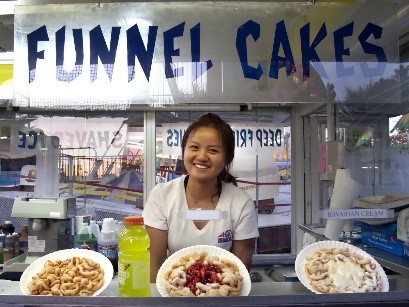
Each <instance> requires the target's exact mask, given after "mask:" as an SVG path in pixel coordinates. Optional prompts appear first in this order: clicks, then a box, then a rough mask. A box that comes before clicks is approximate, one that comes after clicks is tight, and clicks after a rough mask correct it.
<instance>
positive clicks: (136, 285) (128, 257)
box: [118, 216, 150, 297]
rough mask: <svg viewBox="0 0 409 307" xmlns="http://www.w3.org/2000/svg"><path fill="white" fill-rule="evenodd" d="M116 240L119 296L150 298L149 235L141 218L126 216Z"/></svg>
mask: <svg viewBox="0 0 409 307" xmlns="http://www.w3.org/2000/svg"><path fill="white" fill-rule="evenodd" d="M124 226H125V229H124V230H123V231H122V232H121V234H120V235H119V240H118V247H119V253H118V259H119V260H118V283H119V296H122V297H124V296H143V297H148V296H150V253H149V246H150V240H149V235H148V233H147V232H146V230H145V228H144V224H143V218H142V217H141V216H127V217H125V219H124Z"/></svg>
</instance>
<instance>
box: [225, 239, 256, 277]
mask: <svg viewBox="0 0 409 307" xmlns="http://www.w3.org/2000/svg"><path fill="white" fill-rule="evenodd" d="M255 244H256V238H251V239H246V240H234V241H233V245H232V248H231V252H232V253H233V254H234V255H236V256H237V257H238V258H239V259H240V260H241V261H242V262H243V263H244V265H245V266H246V268H247V270H248V271H250V268H251V261H252V258H253V254H254V250H255Z"/></svg>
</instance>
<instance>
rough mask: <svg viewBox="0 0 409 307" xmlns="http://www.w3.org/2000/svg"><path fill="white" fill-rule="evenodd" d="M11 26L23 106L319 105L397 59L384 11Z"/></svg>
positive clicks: (131, 16)
mask: <svg viewBox="0 0 409 307" xmlns="http://www.w3.org/2000/svg"><path fill="white" fill-rule="evenodd" d="M389 12H390V14H389ZM226 16H228V18H226ZM300 16H302V18H300ZM15 19H16V20H15V44H14V45H15V70H14V75H15V80H14V81H15V91H14V104H15V105H16V106H22V107H40V108H55V107H58V108H77V109H86V108H96V109H101V108H102V109H104V108H105V109H113V108H119V109H126V108H128V107H129V106H130V104H148V105H151V106H162V105H164V104H178V103H190V102H195V103H212V102H223V103H241V102H249V101H250V102H310V101H315V102H316V101H328V97H332V98H334V97H333V96H334V95H333V93H332V92H331V93H328V87H327V86H326V85H327V84H328V83H331V85H332V86H333V92H334V93H335V96H336V95H337V94H338V96H340V94H339V93H340V92H341V91H342V90H344V91H345V84H348V86H350V83H346V81H345V80H347V79H348V80H349V79H351V78H353V79H354V82H353V83H352V84H359V85H365V84H367V83H368V82H370V81H371V80H372V81H373V80H374V79H375V80H376V79H377V78H378V79H380V78H381V77H383V78H385V76H387V75H388V74H389V73H390V72H392V71H394V69H396V64H394V63H398V62H399V54H398V44H397V42H398V37H397V31H396V30H395V29H396V28H395V25H396V8H395V6H393V5H385V4H384V5H381V4H371V5H370V6H369V5H362V4H356V3H331V4H329V3H326V4H322V3H320V4H316V5H308V4H306V3H305V2H304V3H302V4H300V3H285V4H283V3H270V2H191V3H187V2H183V3H180V2H154V3H151V2H150V3H147V2H145V3H105V4H63V5H41V6H16V10H15ZM391 21H392V22H391ZM334 63H335V65H334ZM330 88H331V87H330ZM360 102H361V103H362V102H363V101H360Z"/></svg>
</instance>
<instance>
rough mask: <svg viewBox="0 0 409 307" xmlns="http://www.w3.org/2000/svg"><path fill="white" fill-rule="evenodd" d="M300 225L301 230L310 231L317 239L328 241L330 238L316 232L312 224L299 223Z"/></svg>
mask: <svg viewBox="0 0 409 307" xmlns="http://www.w3.org/2000/svg"><path fill="white" fill-rule="evenodd" d="M298 227H299V228H300V229H301V230H304V231H305V232H307V233H309V234H310V235H312V236H314V237H315V238H316V239H317V240H319V241H326V240H329V239H328V238H327V237H326V236H324V235H322V234H320V233H318V232H316V231H315V230H314V228H312V226H309V225H304V224H298Z"/></svg>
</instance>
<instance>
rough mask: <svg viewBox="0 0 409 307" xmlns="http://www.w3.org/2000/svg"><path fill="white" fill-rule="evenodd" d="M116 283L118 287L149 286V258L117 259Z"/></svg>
mask: <svg viewBox="0 0 409 307" xmlns="http://www.w3.org/2000/svg"><path fill="white" fill-rule="evenodd" d="M118 283H119V286H120V287H126V288H127V289H129V290H132V289H135V290H136V289H145V288H147V287H148V289H149V286H150V267H149V260H119V261H118Z"/></svg>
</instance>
